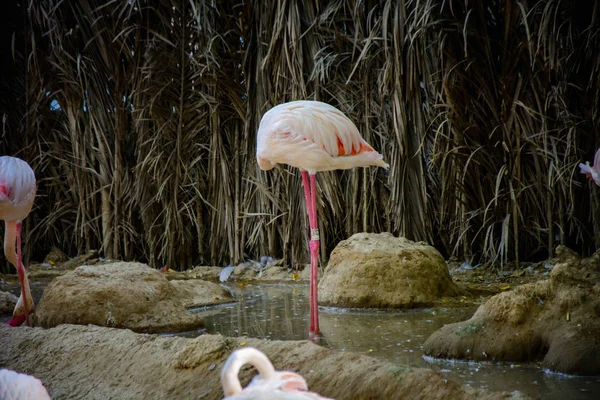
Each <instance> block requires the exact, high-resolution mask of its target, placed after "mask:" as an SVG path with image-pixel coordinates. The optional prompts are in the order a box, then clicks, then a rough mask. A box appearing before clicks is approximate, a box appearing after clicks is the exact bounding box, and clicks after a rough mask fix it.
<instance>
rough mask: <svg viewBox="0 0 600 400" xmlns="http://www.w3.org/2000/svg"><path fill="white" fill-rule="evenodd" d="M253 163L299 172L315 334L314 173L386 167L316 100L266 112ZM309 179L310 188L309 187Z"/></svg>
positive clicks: (336, 113) (349, 125)
mask: <svg viewBox="0 0 600 400" xmlns="http://www.w3.org/2000/svg"><path fill="white" fill-rule="evenodd" d="M256 160H257V162H258V165H259V167H260V169H262V170H265V171H267V170H270V169H273V168H274V167H275V166H276V165H277V164H278V163H281V164H288V165H291V166H293V167H296V168H299V169H300V170H301V171H302V183H303V185H304V197H305V200H306V210H307V213H308V221H309V225H310V268H311V269H310V330H309V335H310V337H311V338H315V337H317V336H318V334H319V310H318V296H317V267H318V262H319V259H318V256H319V229H318V223H317V197H316V196H317V185H316V178H315V174H316V173H317V171H331V170H335V169H350V168H354V167H368V166H379V167H383V168H386V169H387V168H389V165H388V164H386V163H385V161H383V156H382V155H381V154H379V153H378V152H377V151H375V149H373V148H372V147H371V146H370V145H369V144H368V143H367V142H366V141H365V140H364V139H363V138H362V137H361V136H360V133H359V132H358V129H357V128H356V125H354V123H353V122H352V121H351V120H350V119H349V118H348V117H346V116H345V115H344V114H343V113H342V112H341V111H340V110H338V109H337V108H335V107H333V106H331V105H329V104H326V103H322V102H319V101H304V100H300V101H292V102H289V103H283V104H279V105H278V106H275V107H273V108H271V109H270V110H269V111H267V112H266V113H265V114H264V115H263V117H262V119H261V121H260V124H259V127H258V134H257V144H256ZM309 177H310V184H309Z"/></svg>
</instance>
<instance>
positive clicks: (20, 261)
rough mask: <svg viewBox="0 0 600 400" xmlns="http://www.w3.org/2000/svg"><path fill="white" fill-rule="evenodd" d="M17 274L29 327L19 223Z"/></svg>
mask: <svg viewBox="0 0 600 400" xmlns="http://www.w3.org/2000/svg"><path fill="white" fill-rule="evenodd" d="M17 264H18V265H17V274H18V275H19V283H21V295H22V296H23V302H24V305H25V322H26V323H27V326H31V325H29V310H28V309H27V294H26V291H25V274H26V273H27V272H25V267H24V266H23V256H22V253H21V223H20V222H17Z"/></svg>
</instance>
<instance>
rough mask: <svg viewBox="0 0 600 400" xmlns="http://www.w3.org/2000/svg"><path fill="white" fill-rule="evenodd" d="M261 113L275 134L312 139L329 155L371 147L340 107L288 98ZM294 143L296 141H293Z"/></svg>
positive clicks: (344, 153) (338, 155)
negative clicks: (263, 113)
mask: <svg viewBox="0 0 600 400" xmlns="http://www.w3.org/2000/svg"><path fill="white" fill-rule="evenodd" d="M268 114H270V115H268ZM265 116H266V118H265V123H266V125H267V126H270V127H271V128H273V129H272V133H273V134H274V135H275V136H279V138H281V139H300V140H306V141H309V142H312V143H314V144H315V145H316V147H317V148H319V149H323V150H325V151H326V152H327V154H329V155H330V156H331V157H340V156H347V155H354V154H357V153H359V152H361V151H373V148H372V147H371V146H369V145H368V144H367V142H365V141H364V139H363V138H362V137H361V135H360V133H359V132H358V129H357V128H356V125H354V123H353V122H352V121H351V120H350V119H349V118H348V117H346V116H345V115H344V114H343V113H342V112H341V111H340V110H338V109H337V108H335V107H333V106H331V105H329V104H326V103H322V102H319V101H303V100H301V101H292V102H289V103H284V104H280V105H278V106H276V107H273V108H272V109H271V110H269V111H268V112H267V114H265ZM294 144H295V145H299V144H298V143H296V141H294Z"/></svg>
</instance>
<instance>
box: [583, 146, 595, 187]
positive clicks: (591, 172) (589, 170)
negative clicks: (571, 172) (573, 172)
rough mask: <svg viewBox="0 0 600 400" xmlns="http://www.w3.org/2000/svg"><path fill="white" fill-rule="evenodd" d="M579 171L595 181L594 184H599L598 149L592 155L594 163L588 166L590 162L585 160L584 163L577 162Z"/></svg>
mask: <svg viewBox="0 0 600 400" xmlns="http://www.w3.org/2000/svg"><path fill="white" fill-rule="evenodd" d="M579 168H580V170H579V172H581V173H582V174H585V175H586V176H587V177H588V179H590V180H593V181H594V182H596V185H598V186H600V149H598V150H597V151H596V154H595V155H594V163H593V165H591V166H590V162H589V161H586V163H585V164H583V163H579Z"/></svg>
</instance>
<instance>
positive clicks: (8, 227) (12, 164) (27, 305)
mask: <svg viewBox="0 0 600 400" xmlns="http://www.w3.org/2000/svg"><path fill="white" fill-rule="evenodd" d="M35 192H36V184H35V174H34V173H33V170H32V169H31V167H30V166H29V164H27V163H26V162H25V161H23V160H21V159H19V158H15V157H9V156H2V157H0V219H3V220H4V222H5V230H4V254H5V255H6V259H7V260H8V261H9V262H10V263H11V264H12V265H14V266H15V268H16V269H17V274H18V275H19V283H20V284H21V296H20V297H19V301H18V302H17V305H16V306H15V310H14V312H13V318H12V319H11V320H10V321H8V324H9V325H11V326H19V325H21V324H22V323H23V321H26V322H27V326H29V313H31V312H32V311H33V307H34V305H33V297H32V296H31V290H30V288H29V280H28V279H27V272H26V271H25V268H24V267H23V260H22V257H21V222H22V221H23V220H24V219H25V218H26V217H27V215H29V212H30V211H31V207H32V206H33V199H34V198H35ZM15 242H16V251H15Z"/></svg>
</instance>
